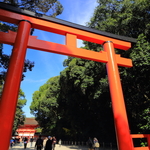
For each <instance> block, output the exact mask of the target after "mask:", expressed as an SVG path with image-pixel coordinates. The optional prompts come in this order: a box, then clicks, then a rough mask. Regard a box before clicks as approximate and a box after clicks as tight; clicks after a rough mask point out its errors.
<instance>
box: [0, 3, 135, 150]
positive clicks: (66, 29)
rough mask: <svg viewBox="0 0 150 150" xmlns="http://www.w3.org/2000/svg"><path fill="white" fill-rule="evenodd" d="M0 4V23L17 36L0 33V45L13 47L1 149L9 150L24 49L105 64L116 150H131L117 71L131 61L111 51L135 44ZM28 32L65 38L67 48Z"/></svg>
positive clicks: (2, 105) (0, 104)
mask: <svg viewBox="0 0 150 150" xmlns="http://www.w3.org/2000/svg"><path fill="white" fill-rule="evenodd" d="M0 4H1V5H0V20H1V21H5V22H9V23H14V24H18V31H17V33H14V32H8V33H3V32H1V33H0V42H2V43H6V44H10V45H13V46H14V48H13V51H12V55H11V59H10V64H9V68H8V72H7V76H6V81H5V84H4V89H3V93H2V97H1V101H0V116H1V119H0V120H1V122H0V133H1V136H0V141H1V144H0V149H2V150H8V147H9V140H10V137H11V133H12V132H11V131H12V126H13V121H14V115H15V111H16V105H17V99H18V91H19V88H20V82H21V77H22V71H23V65H24V60H25V55H26V49H27V48H32V49H38V50H42V51H47V52H53V53H58V54H64V55H69V56H74V57H79V58H83V59H89V60H94V61H98V62H104V63H106V67H107V73H108V80H109V85H110V93H111V99H112V107H113V113H114V122H115V127H116V135H117V141H118V149H119V150H133V142H132V138H131V135H130V131H129V125H128V119H127V115H126V110H125V104H124V98H123V93H122V87H121V83H120V77H119V71H118V65H120V66H125V67H132V61H131V60H130V59H127V58H122V57H120V55H116V54H115V51H114V48H118V49H122V50H128V49H129V48H130V47H131V43H135V42H136V40H135V39H133V38H127V37H122V36H117V35H114V34H109V33H107V32H100V31H97V30H94V29H89V28H87V27H83V26H79V25H76V24H72V23H68V22H65V21H62V20H58V19H54V18H50V17H46V18H45V17H40V18H38V17H36V16H35V15H33V13H31V12H30V13H29V11H24V10H20V9H17V8H14V7H12V6H8V5H6V4H3V3H0ZM31 28H36V29H40V30H45V31H49V32H53V33H57V34H61V35H65V36H66V45H61V44H56V43H52V42H48V41H42V40H38V39H36V37H34V36H30V29H31ZM76 39H81V40H86V41H90V42H94V43H98V44H103V48H104V51H102V52H94V51H90V50H84V49H80V48H77V47H76Z"/></svg>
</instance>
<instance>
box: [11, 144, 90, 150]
mask: <svg viewBox="0 0 150 150" xmlns="http://www.w3.org/2000/svg"><path fill="white" fill-rule="evenodd" d="M34 145H35V143H33V146H34ZM9 150H36V149H35V147H30V143H28V145H27V148H26V149H24V147H23V145H22V146H20V145H16V146H14V147H12V148H10V149H9ZM43 150H44V149H43ZM55 150H88V148H86V147H82V146H64V145H61V146H59V145H57V144H56V147H55Z"/></svg>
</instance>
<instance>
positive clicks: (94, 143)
mask: <svg viewBox="0 0 150 150" xmlns="http://www.w3.org/2000/svg"><path fill="white" fill-rule="evenodd" d="M87 143H88V148H89V150H93V149H94V150H99V147H100V144H99V142H98V139H97V138H93V140H92V139H91V138H90V137H89V139H88V141H87Z"/></svg>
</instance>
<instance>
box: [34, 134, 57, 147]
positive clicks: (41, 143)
mask: <svg viewBox="0 0 150 150" xmlns="http://www.w3.org/2000/svg"><path fill="white" fill-rule="evenodd" d="M55 144H56V138H55V137H51V136H48V137H46V138H45V139H44V140H43V139H42V138H41V135H40V136H39V138H38V139H37V141H36V143H35V147H36V149H37V150H42V148H43V147H44V150H55Z"/></svg>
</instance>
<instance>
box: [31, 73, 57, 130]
mask: <svg viewBox="0 0 150 150" xmlns="http://www.w3.org/2000/svg"><path fill="white" fill-rule="evenodd" d="M58 94H59V76H56V77H53V78H50V79H49V80H48V81H47V82H46V83H45V84H44V85H43V86H41V87H40V89H39V91H35V92H34V94H33V101H32V103H31V106H30V110H31V113H32V114H33V115H35V119H36V120H37V121H38V123H39V125H40V127H41V128H42V132H43V133H47V132H50V130H52V129H54V128H55V123H56V120H57V118H59V116H58V114H57V106H58V104H57V98H58Z"/></svg>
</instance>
